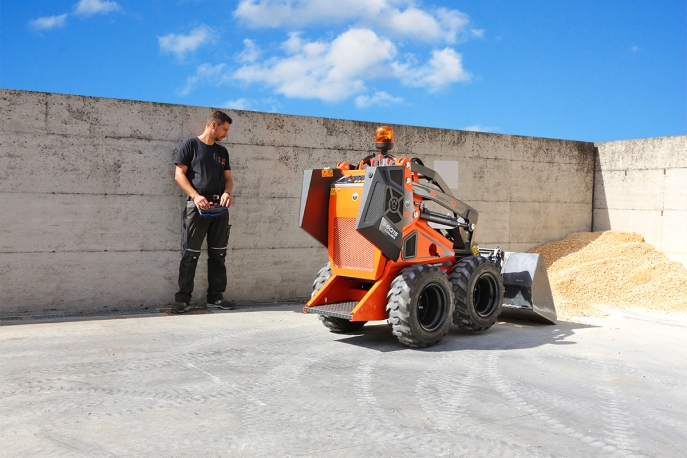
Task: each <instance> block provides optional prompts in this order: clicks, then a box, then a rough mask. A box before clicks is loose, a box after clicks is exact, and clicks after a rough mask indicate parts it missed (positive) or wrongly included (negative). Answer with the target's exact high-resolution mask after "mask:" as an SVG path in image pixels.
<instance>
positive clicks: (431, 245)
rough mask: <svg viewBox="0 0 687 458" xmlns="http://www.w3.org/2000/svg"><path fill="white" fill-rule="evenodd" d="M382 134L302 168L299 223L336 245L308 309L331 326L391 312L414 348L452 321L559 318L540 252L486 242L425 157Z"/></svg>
mask: <svg viewBox="0 0 687 458" xmlns="http://www.w3.org/2000/svg"><path fill="white" fill-rule="evenodd" d="M375 143H376V148H377V149H378V150H379V151H380V152H379V153H378V154H371V155H369V156H367V157H365V158H364V159H362V160H361V161H360V163H359V164H357V165H351V164H349V163H347V162H340V163H338V164H337V166H336V168H333V169H332V168H325V169H313V170H306V171H305V173H304V179H303V190H302V194H301V208H300V219H299V225H300V227H301V228H303V229H304V230H305V231H306V232H307V233H308V234H310V235H311V236H312V237H314V238H315V239H316V240H318V241H319V242H320V243H322V244H323V245H324V246H325V247H327V250H328V253H329V263H327V265H326V266H325V267H323V268H322V269H321V270H320V271H319V273H318V275H317V278H316V279H315V282H314V284H313V292H312V296H311V298H310V301H308V303H307V304H306V305H305V307H304V312H305V313H315V314H318V315H319V317H320V320H321V321H322V323H323V324H324V325H325V326H326V327H327V328H329V329H330V330H331V331H333V332H352V331H356V330H359V329H360V328H362V327H363V326H364V325H365V323H367V322H368V321H374V320H388V322H389V324H390V325H391V327H392V332H393V334H394V335H395V336H397V337H398V340H399V341H400V342H401V343H403V344H405V345H407V346H409V347H426V346H428V345H433V344H435V343H437V342H439V341H440V340H441V339H442V337H443V336H444V335H446V333H447V332H448V330H449V327H450V326H451V324H455V325H457V326H458V327H459V328H460V329H463V330H467V331H485V330H487V329H489V328H490V327H491V326H492V325H493V324H494V323H495V322H496V319H497V318H498V317H499V315H501V314H503V315H510V316H514V317H519V318H525V319H536V320H539V321H544V322H548V323H555V320H556V309H555V307H554V304H553V296H552V294H551V288H550V286H549V280H548V276H547V273H546V267H545V265H544V262H543V259H542V258H541V256H540V255H538V254H529V253H508V252H504V251H502V250H501V249H499V248H498V247H497V248H479V246H478V245H477V244H476V243H475V229H476V225H477V219H478V213H477V210H475V209H474V208H472V207H470V206H469V205H467V204H465V203H464V202H461V201H460V200H458V199H457V198H455V197H454V196H453V194H452V193H451V190H450V189H449V188H448V186H447V185H446V183H445V182H444V180H443V179H442V178H441V176H439V174H438V173H437V172H436V171H434V170H432V169H429V168H428V167H425V166H424V164H423V163H422V161H421V160H419V159H417V158H413V159H409V158H395V157H394V156H392V155H391V154H390V153H389V150H391V149H392V148H393V144H394V134H393V130H392V129H391V128H390V127H388V126H383V127H380V128H379V129H377V133H376V138H375ZM436 208H439V209H441V212H439V211H433V209H434V210H435V209H436Z"/></svg>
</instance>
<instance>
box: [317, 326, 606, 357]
mask: <svg viewBox="0 0 687 458" xmlns="http://www.w3.org/2000/svg"><path fill="white" fill-rule="evenodd" d="M593 327H598V326H591V325H587V324H582V323H574V322H569V321H559V322H558V324H556V325H550V324H541V323H535V322H529V321H522V320H514V319H508V320H507V321H506V320H499V321H498V322H497V324H495V325H494V326H493V327H492V328H491V329H489V330H487V331H485V332H480V333H472V332H465V331H461V330H460V329H458V327H457V326H451V329H450V330H449V332H448V334H446V336H444V338H443V339H442V340H441V342H439V343H438V344H437V345H434V346H432V347H428V348H424V349H412V348H408V347H406V346H404V345H402V344H401V343H400V342H398V340H397V339H396V336H394V335H393V334H392V333H391V326H389V325H388V324H386V323H380V324H376V323H374V324H367V325H365V327H364V328H362V329H361V330H360V331H357V332H356V333H352V334H341V336H342V338H341V339H339V340H338V342H341V343H344V344H349V345H356V346H358V347H363V348H368V349H370V350H375V351H380V352H390V351H401V350H405V351H427V352H446V351H460V350H487V351H491V350H519V349H523V348H533V347H540V346H542V345H575V344H576V343H577V342H576V341H575V339H574V335H575V330H577V329H584V328H593ZM323 331H325V330H324V329H323Z"/></svg>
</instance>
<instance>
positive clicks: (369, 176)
mask: <svg viewBox="0 0 687 458" xmlns="http://www.w3.org/2000/svg"><path fill="white" fill-rule="evenodd" d="M405 173H406V168H405V167H403V166H383V167H368V168H367V170H366V174H365V182H364V184H363V193H362V198H361V207H360V210H359V211H358V219H357V220H356V224H355V228H356V230H357V231H358V232H360V234H361V235H362V236H363V237H365V238H366V239H367V240H369V241H370V243H372V244H373V245H374V246H376V247H377V248H379V250H380V251H381V252H382V254H383V255H384V256H385V257H386V258H388V259H390V260H392V261H397V260H398V257H399V255H400V254H401V243H402V240H403V207H404V202H405V201H407V200H410V202H412V195H410V196H406V190H405V188H404V185H403V182H404V180H405Z"/></svg>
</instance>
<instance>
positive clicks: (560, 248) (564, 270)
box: [529, 231, 687, 318]
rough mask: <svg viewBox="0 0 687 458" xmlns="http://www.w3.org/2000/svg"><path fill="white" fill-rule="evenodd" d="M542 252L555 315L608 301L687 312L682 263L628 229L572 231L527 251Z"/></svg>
mask: <svg viewBox="0 0 687 458" xmlns="http://www.w3.org/2000/svg"><path fill="white" fill-rule="evenodd" d="M529 252H530V253H540V254H542V255H543V256H544V260H545V262H546V269H547V271H548V273H549V281H550V282H551V290H552V292H553V298H554V303H555V304H556V311H557V312H558V316H559V317H562V318H566V317H574V316H602V315H603V312H601V311H600V310H599V309H597V308H596V307H595V306H605V305H614V306H620V307H626V308H642V309H648V310H655V311H662V312H687V268H685V266H683V265H682V264H680V263H678V262H674V261H671V260H670V259H668V258H667V257H666V256H665V255H664V254H663V253H661V252H658V251H656V250H655V249H654V248H653V247H652V246H651V245H649V244H648V243H645V242H644V238H643V237H642V236H641V235H639V234H635V233H631V232H620V231H604V232H577V233H574V234H570V235H569V236H567V237H566V238H565V239H563V240H561V241H559V242H553V243H547V244H545V245H540V246H538V247H535V248H532V249H531V250H529Z"/></svg>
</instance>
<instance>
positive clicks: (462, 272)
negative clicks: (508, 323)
mask: <svg viewBox="0 0 687 458" xmlns="http://www.w3.org/2000/svg"><path fill="white" fill-rule="evenodd" d="M448 278H449V280H450V281H451V285H452V286H453V295H454V296H455V298H456V306H455V311H454V312H453V324H455V325H457V326H458V327H459V328H460V329H462V330H464V331H476V332H479V331H486V330H487V329H489V328H490V327H492V326H493V325H494V323H496V319H497V318H498V317H499V315H500V314H501V308H502V307H503V290H504V288H503V278H502V277H501V269H499V266H498V265H496V264H494V263H493V262H491V261H489V260H488V259H487V258H485V257H483V256H468V257H466V258H463V259H461V260H460V261H459V262H458V263H457V264H456V265H455V266H453V269H451V275H449V277H448Z"/></svg>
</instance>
